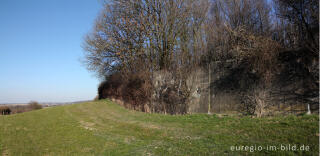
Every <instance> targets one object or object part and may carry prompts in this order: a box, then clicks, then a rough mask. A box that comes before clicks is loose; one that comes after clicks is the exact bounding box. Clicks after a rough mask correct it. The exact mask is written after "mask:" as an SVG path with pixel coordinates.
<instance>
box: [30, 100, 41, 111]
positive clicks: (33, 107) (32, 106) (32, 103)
mask: <svg viewBox="0 0 320 156" xmlns="http://www.w3.org/2000/svg"><path fill="white" fill-rule="evenodd" d="M28 107H29V108H30V109H31V110H37V109H42V105H41V104H39V103H38V102H36V101H30V102H29V104H28Z"/></svg>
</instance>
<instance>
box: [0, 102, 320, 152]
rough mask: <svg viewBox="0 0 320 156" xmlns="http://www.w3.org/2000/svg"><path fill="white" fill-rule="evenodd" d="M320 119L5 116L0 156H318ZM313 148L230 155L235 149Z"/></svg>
mask: <svg viewBox="0 0 320 156" xmlns="http://www.w3.org/2000/svg"><path fill="white" fill-rule="evenodd" d="M318 122H319V117H318V116H317V115H311V116H299V117H296V116H288V117H273V118H260V119H259V118H250V117H217V116H215V115H206V114H195V115H184V116H181V115H179V116H170V115H161V114H145V113H142V112H135V111H130V110H126V109H124V108H122V107H120V106H118V105H117V104H114V103H112V102H110V101H109V100H102V101H97V102H87V103H81V104H73V105H66V106H58V107H51V108H46V109H42V110H37V111H32V112H26V113H22V114H15V115H11V116H0V125H1V128H0V155H10V156H15V155H31V156H35V155H52V156H56V155H121V156H122V155H224V154H225V155H257V154H260V155H266V154H271V155H278V154H282V155H318V152H319V138H318V135H319V132H318V126H319V125H318ZM281 144H282V145H289V144H290V145H297V146H299V147H300V146H302V145H304V146H310V150H309V151H280V150H277V151H270V150H266V149H263V150H261V151H254V152H250V151H247V152H245V151H243V152H239V151H231V146H241V145H243V146H246V145H247V146H254V145H256V147H257V146H261V147H264V148H266V147H268V146H276V147H279V148H280V147H281Z"/></svg>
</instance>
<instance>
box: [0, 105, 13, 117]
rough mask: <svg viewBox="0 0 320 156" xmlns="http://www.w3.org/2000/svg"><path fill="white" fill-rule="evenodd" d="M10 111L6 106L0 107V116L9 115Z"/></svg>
mask: <svg viewBox="0 0 320 156" xmlns="http://www.w3.org/2000/svg"><path fill="white" fill-rule="evenodd" d="M10 114H11V109H10V108H9V107H7V106H0V115H10Z"/></svg>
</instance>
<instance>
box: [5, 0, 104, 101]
mask: <svg viewBox="0 0 320 156" xmlns="http://www.w3.org/2000/svg"><path fill="white" fill-rule="evenodd" d="M101 7H102V3H101V1H99V0H0V103H26V102H29V101H30V100H36V101H39V102H71V101H79V100H91V99H93V98H94V97H95V96H96V94H97V86H98V83H99V82H98V79H97V78H96V77H94V74H93V73H90V72H88V71H87V70H86V68H85V66H84V65H83V64H82V63H81V61H80V60H81V59H83V54H84V51H83V49H82V48H81V45H82V43H83V38H84V36H85V34H86V33H88V32H90V30H91V29H92V27H93V23H94V20H95V18H96V17H97V15H98V13H99V11H100V9H101Z"/></svg>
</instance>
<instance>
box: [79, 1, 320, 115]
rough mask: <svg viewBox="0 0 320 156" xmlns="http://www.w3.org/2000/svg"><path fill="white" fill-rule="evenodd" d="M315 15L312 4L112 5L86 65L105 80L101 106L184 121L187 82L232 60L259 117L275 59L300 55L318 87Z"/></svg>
mask: <svg viewBox="0 0 320 156" xmlns="http://www.w3.org/2000/svg"><path fill="white" fill-rule="evenodd" d="M318 10H319V4H318V1H317V0H274V1H268V0H259V1H257V0H211V1H210V0H130V1H128V0H111V1H107V2H106V3H105V4H104V8H103V10H102V12H101V14H100V15H99V17H98V18H97V20H96V23H95V26H94V29H93V31H92V32H91V33H89V34H88V35H87V37H86V39H85V44H84V49H85V50H86V64H87V66H88V69H89V70H92V71H94V72H95V73H96V74H97V75H98V76H99V77H100V78H102V79H103V80H105V82H103V83H102V84H101V86H100V87H99V88H100V89H99V95H100V98H106V97H117V98H120V99H125V100H126V101H128V102H129V103H131V104H133V105H135V106H136V105H138V106H137V107H139V108H140V109H142V110H144V111H150V110H151V111H155V112H170V113H175V112H178V113H185V112H186V106H185V105H184V103H186V102H187V100H188V97H189V96H190V94H191V93H190V88H188V86H187V79H188V76H189V74H190V73H191V72H192V71H193V70H194V69H195V68H199V67H207V66H208V65H210V64H211V62H215V61H226V60H237V61H238V62H240V63H241V64H243V63H245V64H247V66H246V68H247V69H248V71H251V72H252V73H253V74H254V75H255V77H257V81H256V82H255V84H254V86H255V87H254V88H252V89H251V92H250V96H248V97H250V99H252V98H251V97H255V98H253V100H254V101H255V103H256V104H255V106H254V108H255V113H256V114H257V112H259V111H263V110H262V109H263V108H264V107H265V106H264V105H265V104H264V103H265V102H264V101H265V100H264V96H265V95H266V94H267V93H268V88H270V86H271V85H272V83H271V82H272V81H273V80H274V79H275V75H276V74H277V73H278V72H279V70H278V69H279V67H278V64H279V63H278V61H279V56H280V55H281V52H283V51H288V50H300V49H303V50H302V51H303V52H305V56H303V57H304V58H308V59H307V60H308V62H305V61H301V62H303V66H304V67H305V68H306V69H307V70H309V73H310V74H311V76H312V77H314V82H311V83H315V84H316V83H318V71H317V69H313V68H314V66H315V64H316V65H317V64H318V55H319V54H318V52H319V42H318V40H319V11H318ZM310 61H311V62H310ZM159 72H162V73H164V72H165V73H169V76H168V74H167V76H165V77H166V78H168V79H171V80H172V81H170V82H166V86H165V87H164V88H163V89H162V90H161V93H159V91H160V90H159V87H157V88H156V87H155V86H157V85H156V84H157V83H159V82H155V79H156V78H155V77H157V74H158V75H159ZM162 87H163V85H162ZM248 95H249V94H248ZM251 95H252V96H251ZM152 101H159V102H158V103H153V102H152ZM146 103H147V105H148V107H147V108H146V107H145V104H146ZM260 109H261V110H260Z"/></svg>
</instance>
